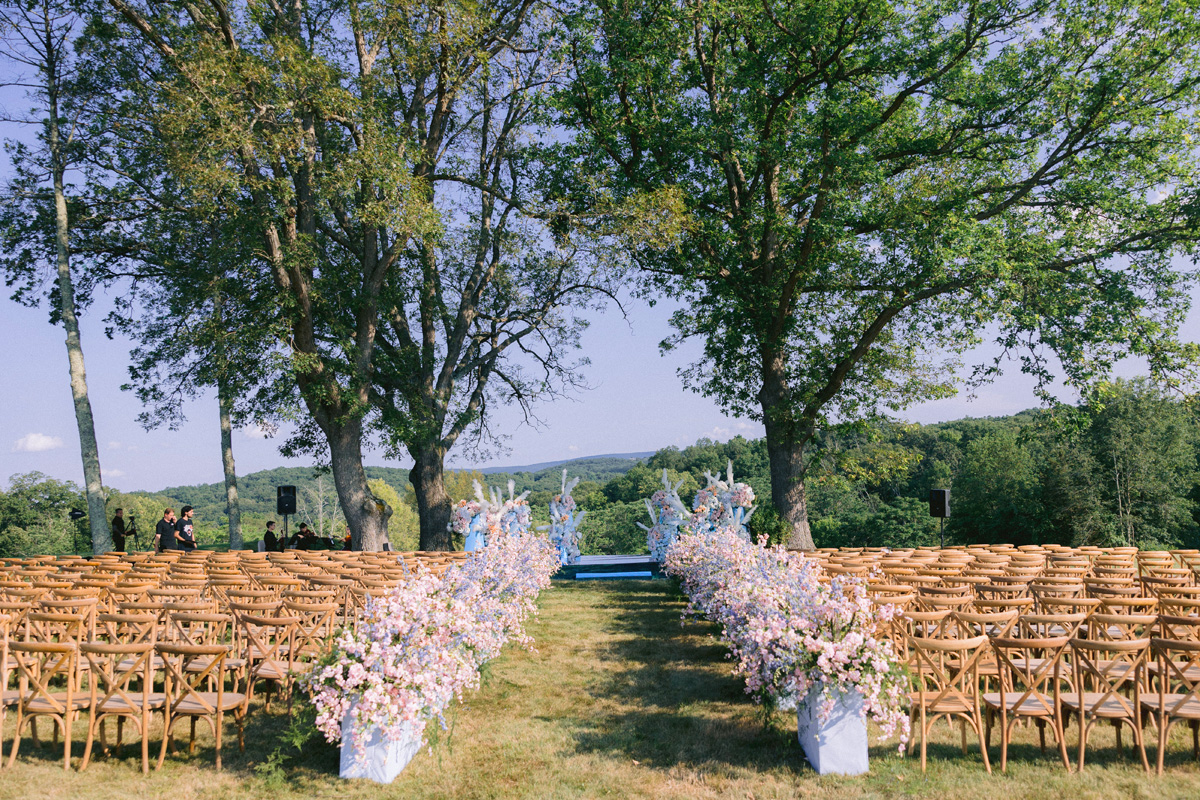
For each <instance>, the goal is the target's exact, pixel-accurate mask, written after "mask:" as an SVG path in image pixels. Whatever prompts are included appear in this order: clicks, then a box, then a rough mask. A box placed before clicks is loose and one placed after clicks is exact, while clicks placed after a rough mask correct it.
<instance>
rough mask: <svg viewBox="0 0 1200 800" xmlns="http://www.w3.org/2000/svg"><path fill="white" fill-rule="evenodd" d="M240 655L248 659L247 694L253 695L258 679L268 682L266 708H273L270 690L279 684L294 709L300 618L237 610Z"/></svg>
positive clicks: (289, 711)
mask: <svg viewBox="0 0 1200 800" xmlns="http://www.w3.org/2000/svg"><path fill="white" fill-rule="evenodd" d="M236 619H237V634H238V637H239V639H240V646H239V647H238V652H239V655H240V656H241V657H242V658H244V659H246V697H247V698H249V699H253V698H254V686H255V684H256V683H257V682H258V681H266V682H267V697H266V708H267V709H268V710H270V708H271V690H272V689H273V688H274V687H276V686H278V687H279V691H280V693H281V694H286V695H287V700H288V713H289V714H290V713H291V710H292V681H293V679H294V677H295V672H294V666H295V639H296V628H297V626H298V625H299V622H300V618H299V617H298V616H295V615H292V614H289V615H281V616H273V617H268V616H258V615H254V614H246V613H237V614H236Z"/></svg>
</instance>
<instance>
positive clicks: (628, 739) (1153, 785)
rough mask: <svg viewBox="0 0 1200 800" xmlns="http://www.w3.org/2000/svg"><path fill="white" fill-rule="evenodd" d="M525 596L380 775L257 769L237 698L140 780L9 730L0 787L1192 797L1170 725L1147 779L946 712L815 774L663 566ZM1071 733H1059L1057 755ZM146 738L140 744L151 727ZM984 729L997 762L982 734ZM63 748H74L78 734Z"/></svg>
mask: <svg viewBox="0 0 1200 800" xmlns="http://www.w3.org/2000/svg"><path fill="white" fill-rule="evenodd" d="M540 605H541V608H542V611H541V617H540V619H539V620H538V621H536V622H534V623H533V624H532V625H531V628H530V631H531V633H532V634H533V636H534V637H535V639H536V641H537V652H536V653H528V652H525V651H522V650H518V649H516V648H510V649H509V650H508V651H507V652H506V653H505V655H504V656H503V657H502V658H500V659H498V660H497V661H495V662H493V664H492V665H491V668H490V669H489V672H488V675H487V676H486V682H485V684H484V686H483V688H482V689H481V690H480V691H479V692H477V693H474V694H473V695H471V696H469V697H468V699H467V702H466V703H465V704H464V705H463V706H462V707H460V708H457V709H454V710H453V712H452V715H451V720H452V723H453V728H452V730H451V731H450V732H449V733H448V734H446V735H443V739H442V741H441V742H440V743H439V744H438V746H437V747H436V748H435V749H434V750H433V751H432V752H429V751H428V750H426V751H423V752H422V753H420V754H419V755H418V756H417V757H416V758H415V759H414V760H413V762H412V763H411V764H410V765H409V766H408V768H407V769H406V770H405V771H404V772H403V773H402V774H401V775H400V777H399V778H398V779H397V780H396V781H395V783H393V784H391V785H390V786H379V785H376V784H372V783H367V782H364V781H354V782H344V781H340V780H338V778H337V765H338V754H337V750H336V749H335V748H334V747H331V746H329V745H326V744H324V743H323V742H320V741H316V740H314V741H312V742H310V743H309V744H308V745H306V746H305V748H304V750H303V751H302V752H300V753H295V754H294V755H291V756H290V757H289V758H287V759H286V760H285V761H283V763H282V764H281V765H279V766H277V767H274V768H264V761H266V760H267V758H268V756H269V755H270V752H271V750H272V749H274V748H275V746H276V742H277V739H278V736H279V733H280V732H281V731H282V730H283V729H284V728H285V727H286V725H287V717H286V716H285V715H284V714H282V713H279V712H280V710H281V709H278V708H274V707H273V708H272V713H270V714H267V713H264V712H263V711H262V709H261V708H259V709H255V710H254V711H253V712H252V714H251V717H250V721H249V722H248V726H247V733H246V739H247V743H248V747H247V750H246V752H245V754H239V753H238V752H237V738H236V735H234V728H233V726H232V724H231V725H230V726H229V727H227V729H226V739H225V749H224V764H225V769H224V770H223V771H221V772H217V771H216V770H215V769H214V768H213V754H212V750H211V746H212V740H211V737H209V736H207V735H204V736H202V737H201V739H200V743H199V745H198V747H197V753H196V755H195V756H194V757H192V758H190V759H189V758H188V757H187V756H186V754H185V753H186V748H185V749H184V750H183V751H181V753H180V754H179V755H176V756H169V757H168V759H167V764H166V766H165V767H164V768H163V770H161V771H160V772H158V773H154V774H151V775H150V776H149V777H148V778H145V777H143V776H142V775H141V772H140V766H139V761H138V758H137V755H136V751H137V747H136V746H134V747H129V746H127V747H126V750H125V753H124V754H123V757H122V758H121V759H112V758H110V759H100V760H99V761H95V760H94V761H93V763H92V765H91V766H90V767H89V768H88V770H87V771H86V772H84V773H82V774H80V773H77V772H74V771H72V772H70V773H66V774H64V772H63V770H62V766H61V762H58V761H55V760H54V753H55V750H54V749H52V748H50V747H47V748H45V749H42V750H39V749H38V748H35V747H33V746H32V744H31V742H29V741H25V742H23V743H22V746H21V757H20V758H19V759H18V762H17V765H16V766H15V767H14V769H12V770H5V771H3V772H0V798H22V799H23V800H24V799H28V800H33V799H34V798H50V797H86V798H114V800H115V799H116V798H122V799H124V798H134V797H163V798H171V800H188V798H272V800H275V798H278V799H279V800H284V799H285V798H301V797H303V798H313V797H316V798H324V797H328V798H335V797H336V798H343V797H344V798H366V797H370V798H385V797H396V798H401V797H403V798H435V797H436V798H493V797H496V798H560V797H561V798H573V797H620V798H624V797H655V798H658V797H664V798H670V797H680V798H701V797H734V798H776V797H778V798H783V797H806V798H807V797H813V798H826V797H829V798H835V797H836V798H842V797H846V798H859V797H909V796H915V797H933V798H958V797H969V798H979V800H1001V798H1002V799H1003V800H1011V799H1012V798H1064V797H1066V798H1071V800H1083V799H1084V798H1108V797H1112V798H1117V797H1120V798H1139V797H1145V798H1197V797H1200V769H1198V768H1197V765H1196V764H1194V763H1193V762H1192V761H1191V755H1190V754H1191V734H1190V731H1188V730H1187V729H1186V728H1185V727H1182V726H1180V732H1179V735H1178V736H1177V737H1175V740H1174V742H1173V743H1172V747H1171V749H1170V751H1169V752H1168V758H1167V766H1168V773H1167V774H1166V775H1164V776H1163V777H1162V778H1155V777H1147V776H1145V775H1144V774H1143V773H1142V770H1141V767H1140V762H1139V760H1137V759H1136V757H1134V758H1128V759H1122V758H1120V757H1118V756H1117V754H1116V750H1115V746H1114V742H1115V739H1114V736H1113V734H1112V732H1111V729H1098V730H1097V731H1096V732H1095V733H1094V735H1093V736H1092V739H1091V745H1090V747H1089V751H1088V765H1087V769H1086V771H1085V772H1084V773H1083V774H1082V775H1080V774H1069V773H1067V772H1065V771H1064V770H1063V769H1062V766H1061V764H1059V762H1058V760H1057V756H1056V755H1055V750H1054V748H1053V747H1051V749H1050V752H1049V753H1048V754H1047V755H1045V756H1043V755H1042V754H1041V753H1040V752H1039V751H1038V747H1037V744H1036V743H1037V734H1036V730H1035V729H1030V730H1029V731H1019V732H1018V734H1017V746H1016V747H1014V748H1013V749H1012V750H1010V758H1009V769H1008V774H1007V775H1001V774H1000V773H999V768H998V766H997V767H996V774H994V775H991V776H989V775H987V773H986V772H984V769H983V764H982V762H981V761H980V758H979V754H978V751H977V748H972V749H971V751H970V752H969V754H968V755H966V756H963V755H962V753H961V750H960V749H959V744H958V742H959V735H958V731H957V728H955V729H954V730H951V729H949V728H948V727H947V726H945V725H939V727H938V729H937V731H936V733H935V736H936V741H935V742H934V743H933V744H932V745H931V747H930V763H929V771H928V772H927V773H926V774H924V775H922V773H921V770H920V763H919V760H918V759H917V758H915V757H913V758H901V757H900V756H899V755H897V754H896V748H895V743H894V742H892V743H881V744H878V745H875V746H873V747H872V750H871V772H870V774H869V775H867V776H864V777H861V778H832V777H824V778H822V777H818V776H817V775H816V774H815V773H814V772H813V771H812V769H811V768H810V767H809V766H808V764H807V762H806V761H805V759H804V756H803V753H802V751H801V750H800V747H799V745H798V744H797V743H796V731H795V718H794V717H791V716H789V715H785V714H778V715H776V717H775V718H774V719H772V720H770V721H768V722H764V719H763V717H762V715H761V713H760V710H759V709H758V707H756V706H755V705H753V703H751V702H750V701H749V700H748V699H747V698H746V696H745V694H744V693H743V691H742V683H741V681H740V680H738V679H736V678H734V677H732V676H731V675H730V674H729V668H728V662H727V661H726V659H725V650H724V648H722V647H721V646H720V645H719V644H717V643H716V641H715V640H714V639H712V638H711V634H712V633H713V631H714V629H713V627H712V626H710V625H708V624H706V623H688V625H687V626H684V627H681V626H680V623H679V614H680V611H681V610H682V599H681V598H680V597H679V596H677V595H675V594H674V593H673V592H672V590H671V589H670V587H669V585H668V584H667V583H666V582H664V581H654V582H650V581H645V582H643V581H624V582H610V583H602V582H594V583H593V582H588V583H578V584H577V583H571V582H557V583H556V584H555V586H554V588H552V589H550V590H548V591H547V592H545V593H544V594H543V595H542V598H541V601H540ZM11 720H12V717H11V715H10V716H9V718H8V725H9V726H10V727H11V724H12V722H11ZM42 729H43V731H48V730H49V726H48V725H47V724H45V723H43V726H42ZM185 729H186V726H181V728H180V732H183V731H184V730H185ZM1076 732H1077V729H1076V728H1074V727H1072V728H1071V729H1069V730H1068V733H1067V741H1068V749H1069V750H1070V751H1071V752H1072V756H1071V757H1072V762H1074V760H1075V755H1074V751H1073V748H1074V747H1075V746H1076V744H1077V740H1076ZM1147 733H1148V734H1149V730H1148V731H1147ZM1125 738H1126V739H1128V738H1129V737H1128V734H1127V735H1126V737H1125ZM151 740H152V745H151V746H152V750H153V748H154V747H155V746H156V745H157V743H158V732H157V731H152V733H151ZM995 741H996V743H997V745H996V746H995V747H993V749H992V757H993V760H994V761H995V762H996V763H997V764H998V762H999V747H998V742H999V734H998V732H997V734H996V736H995ZM57 752H58V753H59V754H60V755H61V749H59V750H57ZM75 752H76V756H77V757H78V756H80V755H82V752H83V747H82V733H80V744H79V745H78V746H77V747H76V751H75ZM1126 755H1127V756H1128V755H1129V750H1128V748H1127V749H1126ZM1150 758H1151V760H1152V761H1153V759H1154V751H1153V747H1151V748H1150Z"/></svg>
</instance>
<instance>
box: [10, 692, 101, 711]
mask: <svg viewBox="0 0 1200 800" xmlns="http://www.w3.org/2000/svg"><path fill="white" fill-rule="evenodd" d="M50 697H52V698H53V702H51V701H50V700H48V699H46V697H45V696H41V697H35V698H33V699H31V700H28V701H26V702H25V713H27V714H58V713H61V712H60V709H61V708H62V706H64V705H66V702H67V695H66V693H65V692H54V693H52V694H51V695H50ZM91 702H92V699H91V698H90V697H88V696H86V695H84V696H83V697H80V696H79V695H78V694H76V695H75V696H74V697H72V698H71V708H75V709H79V708H87V707H88V705H90V704H91ZM55 703H57V706H56V705H55Z"/></svg>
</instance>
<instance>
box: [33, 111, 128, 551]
mask: <svg viewBox="0 0 1200 800" xmlns="http://www.w3.org/2000/svg"><path fill="white" fill-rule="evenodd" d="M51 106H52V108H51V112H50V132H49V133H50V136H49V138H50V142H49V144H50V153H51V155H50V159H51V162H52V163H53V165H54V166H53V172H54V224H55V237H54V239H55V249H56V251H57V257H56V262H57V267H58V299H59V313H60V314H61V316H62V323H63V328H65V329H66V331H67V362H68V365H69V368H70V372H71V396H72V398H73V399H74V401H75V424H76V426H77V427H78V428H79V453H80V455H81V456H82V458H83V482H84V486H85V488H86V490H87V506H88V527H89V528H90V529H91V532H92V552H93V553H94V554H97V555H99V554H100V553H107V552H108V551H109V550H112V549H113V542H112V530H111V529H110V528H109V527H108V515H107V512H106V510H105V507H104V484H103V481H102V480H101V477H100V449H99V447H97V446H96V424H95V421H94V420H93V418H92V402H91V400H89V399H88V387H87V371H86V370H85V369H84V366H83V344H82V342H81V341H80V339H79V318H78V317H77V316H76V314H75V283H74V281H72V280H71V251H70V248H69V247H68V244H69V240H68V236H69V235H70V234H69V224H68V218H67V196H66V191H65V189H64V187H63V168H62V163H63V161H62V156H61V154H60V152H59V151H60V149H61V147H62V143H61V142H60V140H59V130H58V103H57V99H56V97H54V93H53V92H52V93H51Z"/></svg>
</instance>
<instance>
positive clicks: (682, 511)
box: [638, 469, 687, 563]
mask: <svg viewBox="0 0 1200 800" xmlns="http://www.w3.org/2000/svg"><path fill="white" fill-rule="evenodd" d="M662 480H663V488H661V489H659V490H658V491H657V492H655V493H654V494H652V495H651V496H650V499H649V500H646V501H645V502H646V513H648V514H649V515H650V527H649V528H647V527H646V526H645V525H643V524H641V523H640V522H639V523H638V527H639V528H641V529H642V530H644V531H645V532H646V546H647V547H648V548H649V549H650V557H651V558H653V559H654V560H655V561H658V562H660V563H661V562H662V560H663V558H665V557H666V554H667V548H668V547H670V545H671V542H673V541H675V537H676V536H678V535H679V526H680V525H682V524H683V521H684V518H685V517H686V516H687V508H686V507H685V506H684V505H683V501H681V500H680V499H679V487H680V486H681V485H683V481H680V482H679V483H677V484H675V485H674V486H672V485H671V480H670V478H668V477H667V471H666V470H665V469H664V470H663V477H662Z"/></svg>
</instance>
